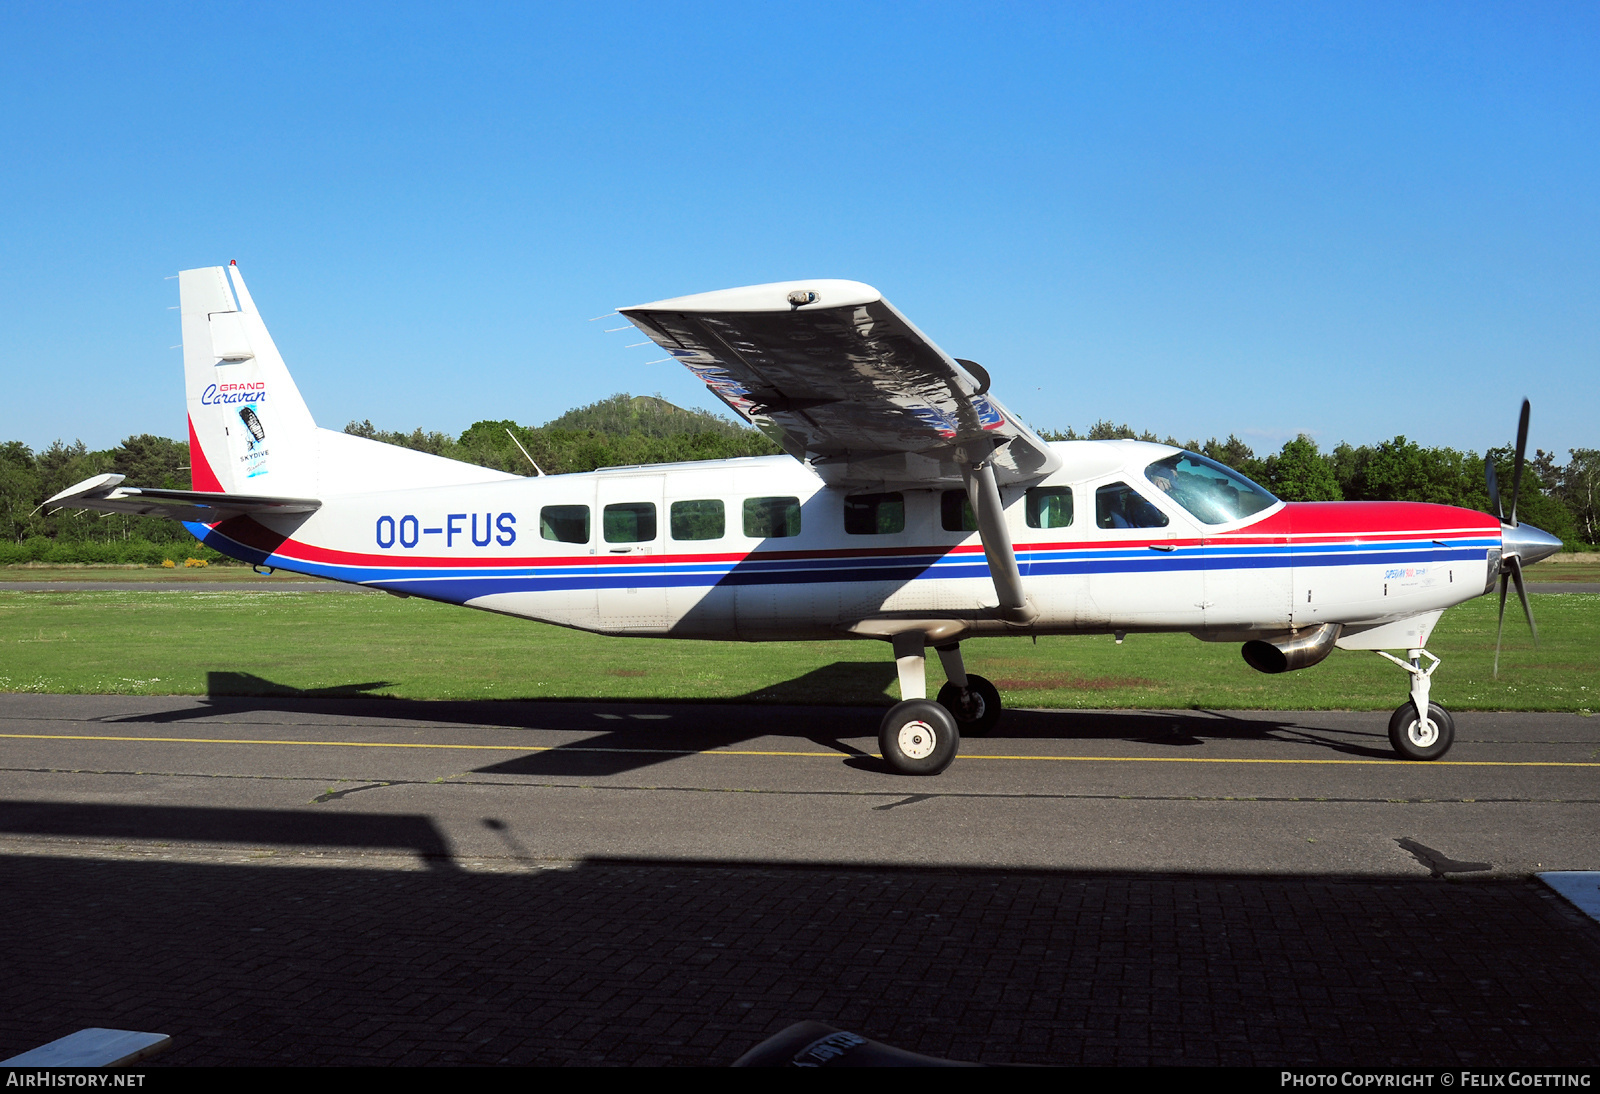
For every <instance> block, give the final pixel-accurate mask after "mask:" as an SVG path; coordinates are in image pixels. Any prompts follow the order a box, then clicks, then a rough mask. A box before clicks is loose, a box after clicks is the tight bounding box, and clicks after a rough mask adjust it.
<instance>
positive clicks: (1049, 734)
mask: <svg viewBox="0 0 1600 1094" xmlns="http://www.w3.org/2000/svg"><path fill="white" fill-rule="evenodd" d="M894 677H895V669H894V666H893V665H892V664H886V663H884V662H882V661H836V662H834V663H833V664H831V665H824V666H822V667H821V668H817V669H813V670H812V671H810V672H807V673H804V674H803V675H801V676H797V677H795V678H794V679H792V680H786V681H783V682H781V683H777V684H772V685H769V686H765V687H762V688H759V689H757V690H755V691H752V692H749V693H747V694H745V695H741V696H737V697H734V698H731V699H720V700H675V699H645V700H634V701H626V702H624V701H617V700H596V701H588V702H586V701H583V700H581V699H570V698H568V699H530V700H500V699H469V700H416V699H394V698H387V697H383V696H378V695H373V694H371V693H372V692H374V691H377V690H379V689H381V688H386V687H390V686H391V685H390V684H389V683H388V682H386V681H381V680H377V681H370V682H367V683H359V684H345V685H340V686H338V687H330V688H305V689H302V688H294V687H290V686H288V685H285V684H278V683H275V682H273V681H271V680H267V679H265V678H262V677H259V676H255V675H252V674H250V673H242V672H213V673H211V674H210V675H209V677H208V681H207V696H206V699H205V701H204V702H203V703H202V704H201V705H200V706H198V707H189V708H186V709H181V710H170V711H159V712H154V713H150V714H140V715H133V716H129V717H125V718H117V719H113V721H116V722H123V723H128V722H133V723H139V722H143V723H174V722H185V721H191V720H200V719H206V718H211V717H214V716H216V715H217V714H218V713H223V712H226V713H229V714H233V715H239V714H247V713H252V712H253V713H257V714H262V715H265V716H266V717H265V718H263V720H264V721H271V720H273V719H272V718H271V715H272V714H273V713H274V712H278V713H285V714H301V715H304V714H312V715H315V716H317V717H318V718H319V719H330V720H333V721H334V722H338V721H340V720H345V719H349V720H376V719H381V720H383V721H385V722H406V721H415V722H420V723H427V724H430V725H441V724H446V725H448V724H455V725H462V726H493V727H504V728H507V729H511V730H541V731H557V732H569V733H570V732H574V731H576V732H582V733H585V734H587V735H586V736H584V737H583V738H581V739H579V740H575V741H569V742H566V743H562V744H559V745H556V746H554V747H549V748H543V749H541V750H539V751H536V752H530V753H529V754H527V755H525V756H519V757H516V758H514V759H510V760H504V761H501V762H498V763H493V764H490V765H488V766H485V767H480V768H476V769H475V770H476V771H478V772H481V773H484V774H499V775H522V776H530V775H533V776H552V777H568V778H571V777H583V776H602V775H618V774H622V773H624V772H627V771H633V770H638V769H641V768H646V767H651V766H653V765H655V764H659V763H663V762H665V761H667V760H670V759H673V758H674V757H676V756H680V755H683V754H685V753H689V752H701V751H707V750H711V749H719V748H721V749H726V748H731V747H733V746H735V745H739V744H743V743H745V742H749V741H754V740H757V739H760V738H763V737H796V738H799V739H801V740H803V741H806V742H808V743H810V744H811V745H814V746H817V747H820V748H824V749H830V750H833V751H836V752H838V753H839V754H840V755H841V757H843V758H844V759H845V762H846V763H848V764H849V765H850V766H852V767H860V768H864V769H869V770H874V771H887V770H888V769H887V767H885V766H884V765H883V763H882V761H881V760H879V759H877V758H876V756H874V755H872V754H871V753H870V752H867V751H863V750H862V749H861V748H859V747H857V745H856V744H853V743H851V742H852V741H859V740H860V738H862V737H867V738H872V737H875V736H876V734H877V729H878V720H879V718H880V717H881V711H880V710H879V709H878V708H874V707H871V706H867V705H862V706H852V707H847V706H835V705H826V704H827V703H828V700H829V699H831V698H832V697H834V696H838V695H841V694H844V695H861V696H869V695H882V694H884V692H885V691H886V690H887V689H888V688H889V687H890V685H891V684H892V683H893V682H894ZM885 703H887V699H886V700H885ZM597 722H598V723H599V724H598V725H597V724H596V723H597ZM596 730H599V732H598V733H596V732H595V731H596ZM991 739H998V740H1055V741H1101V740H1120V741H1127V742H1131V743H1138V744H1143V745H1149V746H1153V747H1157V748H1162V749H1183V748H1193V747H1196V746H1200V745H1203V744H1205V743H1207V742H1208V741H1216V740H1276V741H1281V742H1283V743H1284V744H1285V745H1291V744H1298V745H1301V746H1310V747H1312V748H1314V749H1316V750H1320V751H1323V752H1334V753H1339V754H1343V755H1350V756H1360V757H1376V758H1389V757H1390V756H1391V753H1390V750H1389V748H1388V740H1387V738H1386V735H1385V733H1384V730H1383V726H1382V720H1381V718H1380V717H1379V716H1378V715H1373V723H1372V725H1371V726H1370V727H1363V728H1362V729H1354V728H1352V729H1339V730H1329V729H1322V728H1314V727H1311V726H1305V725H1300V724H1298V723H1296V722H1294V721H1291V720H1287V719H1281V718H1271V717H1265V718H1264V717H1250V718H1244V717H1238V716H1236V715H1232V714H1229V713H1227V712H1225V711H1206V710H1196V711H1146V710H1114V711H1094V710H1028V709H1013V710H1008V711H1007V712H1006V714H1005V717H1004V718H1003V719H1002V720H1001V723H1000V725H999V726H998V727H997V728H996V729H995V731H994V732H993V733H992V734H991ZM531 744H532V742H530V745H531Z"/></svg>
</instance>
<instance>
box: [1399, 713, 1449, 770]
mask: <svg viewBox="0 0 1600 1094" xmlns="http://www.w3.org/2000/svg"><path fill="white" fill-rule="evenodd" d="M1455 739H1456V724H1455V721H1454V720H1453V719H1452V718H1451V717H1450V712H1449V711H1448V710H1445V709H1444V707H1442V706H1440V705H1439V704H1438V703H1429V704H1428V716H1427V718H1420V717H1418V716H1417V708H1416V705H1415V704H1413V703H1411V702H1410V701H1409V700H1408V701H1407V702H1405V703H1402V704H1401V705H1400V707H1399V709H1397V710H1396V711H1395V712H1394V714H1393V715H1392V716H1391V717H1390V718H1389V744H1391V745H1392V746H1394V750H1395V751H1396V752H1397V753H1399V754H1400V755H1401V756H1403V757H1404V758H1405V759H1408V760H1437V759H1438V758H1439V757H1440V756H1443V755H1444V754H1445V753H1446V752H1449V751H1450V744H1451V742H1452V741H1454V740H1455Z"/></svg>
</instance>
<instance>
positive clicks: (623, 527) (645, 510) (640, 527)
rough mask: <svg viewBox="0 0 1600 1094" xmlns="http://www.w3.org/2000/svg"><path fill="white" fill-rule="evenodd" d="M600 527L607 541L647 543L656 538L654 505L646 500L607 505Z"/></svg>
mask: <svg viewBox="0 0 1600 1094" xmlns="http://www.w3.org/2000/svg"><path fill="white" fill-rule="evenodd" d="M601 528H603V529H604V530H605V536H606V542H607V543H649V542H650V541H651V540H653V539H655V538H656V507H655V505H654V504H653V503H651V502H648V501H626V502H621V503H619V504H617V505H608V506H606V508H605V514H604V515H603V516H602V518H601Z"/></svg>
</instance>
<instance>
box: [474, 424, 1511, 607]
mask: <svg viewBox="0 0 1600 1094" xmlns="http://www.w3.org/2000/svg"><path fill="white" fill-rule="evenodd" d="M502 428H504V427H502ZM506 436H507V437H510V438H511V443H512V444H514V445H516V446H517V448H518V450H520V451H521V452H522V456H523V458H524V459H526V460H527V461H528V462H529V463H533V457H532V456H530V455H528V450H527V449H526V448H523V447H522V442H521V441H519V440H517V435H516V434H515V433H513V432H511V430H510V429H509V428H507V429H506ZM533 470H534V471H535V472H536V473H537V474H538V476H539V477H540V478H541V479H542V478H544V469H543V468H541V467H540V466H539V465H538V464H536V463H533ZM1503 610H1504V607H1503V606H1502V611H1503Z"/></svg>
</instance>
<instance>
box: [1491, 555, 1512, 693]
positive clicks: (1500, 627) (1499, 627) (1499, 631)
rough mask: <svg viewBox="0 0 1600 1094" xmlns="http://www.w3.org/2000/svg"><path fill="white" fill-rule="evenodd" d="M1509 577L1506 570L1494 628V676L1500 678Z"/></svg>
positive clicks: (1501, 580) (1501, 576) (1501, 579)
mask: <svg viewBox="0 0 1600 1094" xmlns="http://www.w3.org/2000/svg"><path fill="white" fill-rule="evenodd" d="M1508 584H1509V579H1508V578H1507V577H1506V575H1505V572H1504V571H1502V572H1501V574H1500V622H1499V623H1497V624H1495V628H1494V678H1495V679H1496V680H1498V679H1500V637H1501V635H1503V634H1505V632H1506V586H1507V585H1508Z"/></svg>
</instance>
